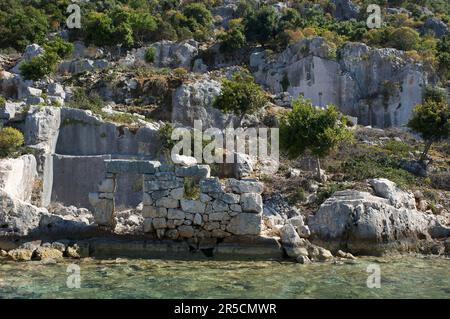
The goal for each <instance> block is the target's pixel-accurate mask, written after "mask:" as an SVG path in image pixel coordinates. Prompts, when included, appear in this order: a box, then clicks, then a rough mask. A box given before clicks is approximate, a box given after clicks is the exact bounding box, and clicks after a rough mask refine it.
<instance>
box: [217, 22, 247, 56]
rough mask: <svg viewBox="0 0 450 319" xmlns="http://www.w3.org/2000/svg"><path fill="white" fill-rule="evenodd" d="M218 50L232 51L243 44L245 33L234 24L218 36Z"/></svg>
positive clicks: (244, 42)
mask: <svg viewBox="0 0 450 319" xmlns="http://www.w3.org/2000/svg"><path fill="white" fill-rule="evenodd" d="M218 38H219V43H220V51H221V52H224V53H232V52H234V51H236V50H238V49H240V48H242V47H244V46H245V44H246V41H245V35H244V32H243V30H242V27H241V26H234V27H232V28H230V29H228V30H227V31H226V32H224V33H222V34H220V35H219V36H218Z"/></svg>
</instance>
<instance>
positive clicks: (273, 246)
mask: <svg viewBox="0 0 450 319" xmlns="http://www.w3.org/2000/svg"><path fill="white" fill-rule="evenodd" d="M85 235H86V236H77V238H74V237H66V238H64V239H63V238H62V237H58V236H41V237H28V238H15V239H13V238H0V250H1V251H2V257H4V258H8V259H10V260H15V261H29V260H46V259H61V258H63V259H70V258H71V259H80V258H89V257H90V258H96V259H113V258H128V259H167V260H217V261H233V260H236V261H238V260H255V261H265V260H267V261H269V260H275V261H295V259H293V258H290V257H289V256H288V254H287V253H286V247H283V246H282V244H281V243H280V240H279V238H277V237H265V236H236V237H233V238H226V239H224V240H221V241H215V240H214V241H211V240H203V241H202V240H199V241H194V240H191V241H189V240H178V241H175V240H159V239H154V238H149V237H148V236H144V235H115V234H111V233H108V232H104V233H103V234H101V235H99V234H98V232H97V234H96V236H92V237H91V236H89V237H88V235H89V234H85ZM312 243H314V244H316V243H317V242H315V241H312ZM327 244H328V245H327ZM333 244H336V243H324V242H321V245H323V246H324V247H330V246H333ZM10 252H17V253H15V254H14V257H13V256H12V255H11V253H10ZM331 252H332V254H333V256H332V258H327V259H326V260H317V261H330V260H343V259H349V260H351V259H353V258H358V257H386V256H395V255H405V254H406V255H410V254H416V255H420V256H433V257H436V256H443V257H445V258H448V257H449V256H450V244H449V241H437V240H435V241H426V240H419V241H411V242H395V243H387V244H379V245H373V247H372V249H370V250H366V251H364V252H361V253H355V257H353V256H352V255H351V257H345V256H342V255H340V254H339V253H337V250H336V248H335V249H331Z"/></svg>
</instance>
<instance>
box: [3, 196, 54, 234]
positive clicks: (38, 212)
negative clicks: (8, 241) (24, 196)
mask: <svg viewBox="0 0 450 319" xmlns="http://www.w3.org/2000/svg"><path fill="white" fill-rule="evenodd" d="M45 213H47V210H46V209H45V208H41V207H36V206H34V205H32V204H29V203H27V202H24V201H22V200H20V199H17V198H14V197H12V196H11V195H10V194H8V193H7V192H5V191H3V190H0V236H26V235H28V234H29V232H30V231H32V230H33V229H35V228H36V227H37V226H38V225H39V221H40V219H41V216H42V215H43V214H45Z"/></svg>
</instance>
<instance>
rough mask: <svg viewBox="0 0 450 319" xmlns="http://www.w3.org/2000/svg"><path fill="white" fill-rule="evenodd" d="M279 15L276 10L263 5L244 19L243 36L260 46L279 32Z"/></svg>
mask: <svg viewBox="0 0 450 319" xmlns="http://www.w3.org/2000/svg"><path fill="white" fill-rule="evenodd" d="M278 23H279V15H278V13H277V12H276V10H275V9H274V8H273V7H271V6H267V5H264V6H262V7H261V8H260V9H259V10H258V11H256V12H253V11H252V12H251V13H250V14H249V16H248V17H246V18H245V35H246V36H247V39H248V40H249V41H257V42H259V43H261V44H264V43H266V42H267V41H269V40H270V39H272V38H274V37H275V36H276V35H277V33H278V32H279V26H278Z"/></svg>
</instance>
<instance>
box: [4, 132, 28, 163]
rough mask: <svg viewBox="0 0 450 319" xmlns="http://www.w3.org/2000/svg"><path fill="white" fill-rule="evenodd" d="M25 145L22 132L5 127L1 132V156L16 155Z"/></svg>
mask: <svg viewBox="0 0 450 319" xmlns="http://www.w3.org/2000/svg"><path fill="white" fill-rule="evenodd" d="M23 143H24V137H23V134H22V132H20V131H19V130H16V129H15V128H12V127H5V128H3V129H2V130H1V131H0V156H2V157H7V156H12V155H14V154H15V153H16V152H17V151H18V150H19V147H21V146H22V145H23Z"/></svg>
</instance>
